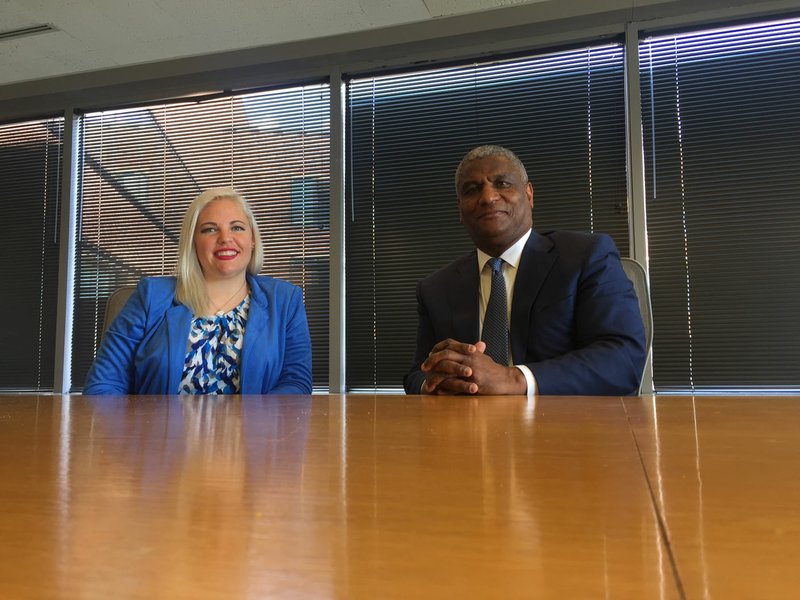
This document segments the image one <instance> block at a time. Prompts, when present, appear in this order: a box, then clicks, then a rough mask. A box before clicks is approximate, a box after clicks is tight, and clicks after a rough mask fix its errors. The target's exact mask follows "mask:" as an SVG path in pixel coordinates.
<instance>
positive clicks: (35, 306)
mask: <svg viewBox="0 0 800 600" xmlns="http://www.w3.org/2000/svg"><path fill="white" fill-rule="evenodd" d="M63 134H64V120H63V118H60V117H59V118H54V119H46V120H37V121H26V122H20V123H9V124H5V125H0V189H2V190H3V199H2V200H0V221H2V222H3V223H4V224H5V226H6V227H7V228H8V229H9V233H11V232H13V233H12V234H11V236H10V237H8V239H7V240H6V248H5V250H4V251H3V257H4V260H3V261H2V262H1V263H0V280H2V281H3V288H4V290H3V293H2V294H0V314H2V315H3V316H4V324H3V335H4V337H5V340H6V343H7V344H9V345H10V349H9V350H7V351H5V352H3V360H2V361H0V388H2V389H3V390H8V391H14V390H19V391H47V390H52V388H53V373H54V351H55V330H56V307H57V305H58V261H59V244H60V235H59V215H60V210H59V209H60V200H61V167H62V163H61V150H62V146H63Z"/></svg>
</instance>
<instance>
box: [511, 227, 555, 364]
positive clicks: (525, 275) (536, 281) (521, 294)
mask: <svg viewBox="0 0 800 600" xmlns="http://www.w3.org/2000/svg"><path fill="white" fill-rule="evenodd" d="M557 258H558V250H556V248H555V246H553V242H551V241H550V240H549V239H548V238H546V237H544V236H542V235H539V234H537V233H536V231H532V232H531V236H530V238H528V243H527V244H525V248H524V249H523V250H522V258H521V259H520V262H519V270H518V271H517V278H516V280H515V281H514V298H513V300H512V303H511V324H510V328H511V332H510V335H511V356H512V357H513V362H514V364H521V363H524V362H525V356H526V354H527V350H526V348H527V345H528V344H527V338H528V328H529V326H530V320H531V309H532V307H533V303H534V301H535V300H536V296H538V294H539V290H540V289H541V287H542V284H543V283H544V280H545V279H546V277H547V274H548V273H549V272H550V269H552V268H553V264H554V263H555V261H556V259H557Z"/></svg>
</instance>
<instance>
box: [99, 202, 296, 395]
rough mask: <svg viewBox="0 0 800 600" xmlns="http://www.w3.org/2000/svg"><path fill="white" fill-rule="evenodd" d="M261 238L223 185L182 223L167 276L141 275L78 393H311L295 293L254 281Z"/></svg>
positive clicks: (286, 286)
mask: <svg viewBox="0 0 800 600" xmlns="http://www.w3.org/2000/svg"><path fill="white" fill-rule="evenodd" d="M262 263H263V256H262V247H261V236H260V234H259V231H258V225H257V223H256V221H255V218H254V217H253V213H252V211H251V209H250V207H249V206H248V204H247V201H246V200H245V199H244V198H243V197H242V196H241V195H240V194H238V193H237V192H236V191H235V190H233V189H232V188H214V189H210V190H206V191H205V192H203V193H202V194H200V195H199V196H198V197H197V198H195V199H194V201H193V202H192V204H191V205H190V206H189V209H188V210H187V212H186V216H185V217H184V219H183V225H182V227H181V236H180V249H179V257H178V266H177V275H176V277H145V278H143V279H142V280H141V281H140V282H139V285H138V286H137V288H136V291H135V292H134V294H133V295H132V296H131V298H130V300H129V301H128V303H127V304H126V305H125V307H124V308H123V309H122V312H120V314H119V316H118V317H117V318H116V319H115V320H114V322H113V323H112V324H111V325H110V327H109V328H108V330H107V331H106V333H105V335H104V338H103V342H102V344H101V346H100V349H99V351H98V353H97V357H96V358H95V361H94V363H93V364H92V367H91V368H90V369H89V373H88V375H87V377H86V385H85V387H84V391H83V393H84V394H92V395H95V394H310V393H311V339H310V336H309V332H308V322H307V320H306V313H305V307H304V305H303V296H302V292H301V290H300V288H298V287H297V286H294V285H292V284H290V283H287V282H285V281H281V280H279V279H275V278H272V277H266V276H259V275H257V273H258V272H259V271H260V270H261V265H262Z"/></svg>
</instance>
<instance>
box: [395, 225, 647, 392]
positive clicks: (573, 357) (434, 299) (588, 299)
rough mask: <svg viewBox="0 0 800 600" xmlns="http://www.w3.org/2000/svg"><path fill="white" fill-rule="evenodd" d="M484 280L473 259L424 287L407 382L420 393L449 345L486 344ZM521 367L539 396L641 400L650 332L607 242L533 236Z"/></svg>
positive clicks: (518, 315) (517, 318)
mask: <svg viewBox="0 0 800 600" xmlns="http://www.w3.org/2000/svg"><path fill="white" fill-rule="evenodd" d="M479 289H480V273H479V272H478V259H477V256H476V252H474V251H473V252H471V253H470V254H467V255H466V256H462V257H461V258H459V259H457V260H456V261H454V262H452V263H451V264H449V265H448V266H446V267H444V268H443V269H441V270H439V271H437V272H436V273H433V274H432V275H429V276H428V277H426V278H425V279H423V280H422V281H420V282H419V284H418V285H417V312H418V317H419V323H418V329H417V350H416V355H415V357H414V364H413V366H412V368H411V370H410V371H409V372H408V374H407V375H406V376H405V378H404V381H403V383H404V386H405V390H406V393H409V394H418V393H419V392H420V389H421V386H422V382H423V381H424V379H425V375H424V373H422V371H420V368H419V367H420V364H421V363H422V361H423V360H425V357H427V355H428V353H429V352H430V350H431V348H432V347H433V346H434V345H435V344H436V343H437V342H440V341H441V340H444V339H447V338H453V339H455V340H458V341H461V342H470V343H474V342H477V341H478V340H479V339H480V331H479V328H480V312H479V311H480V308H479V298H478V290H479ZM509 327H510V344H511V354H512V359H513V362H514V364H525V365H527V366H528V367H529V368H530V370H531V372H532V373H533V375H534V377H535V378H536V385H537V387H538V392H539V393H540V394H555V395H612V396H617V395H623V394H624V395H627V394H634V393H636V392H637V390H638V388H639V383H640V381H641V378H642V371H643V369H644V362H645V359H646V352H645V334H644V326H643V324H642V316H641V313H640V311H639V304H638V302H637V298H636V292H635V291H634V289H633V285H632V284H631V282H630V280H629V279H628V277H627V276H626V275H625V272H624V271H623V270H622V264H621V263H620V260H619V252H618V251H617V247H616V245H615V244H614V242H613V240H612V239H611V238H610V237H609V236H607V235H604V234H585V233H577V232H571V231H554V232H548V233H544V234H539V233H537V232H536V231H533V232H531V236H530V238H529V239H528V242H527V244H526V245H525V248H524V250H523V252H522V258H521V260H520V264H519V270H518V271H517V277H516V280H515V283H514V296H513V299H512V303H511V322H510V324H509Z"/></svg>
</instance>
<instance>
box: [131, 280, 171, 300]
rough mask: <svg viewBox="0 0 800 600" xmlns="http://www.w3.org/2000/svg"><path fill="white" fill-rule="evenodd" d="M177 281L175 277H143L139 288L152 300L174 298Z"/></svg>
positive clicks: (140, 291)
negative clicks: (166, 297)
mask: <svg viewBox="0 0 800 600" xmlns="http://www.w3.org/2000/svg"><path fill="white" fill-rule="evenodd" d="M176 281H177V280H176V279H175V277H142V278H141V279H140V280H139V285H138V286H137V288H138V290H139V293H140V294H144V295H145V296H147V297H150V298H161V297H165V296H174V295H175V284H176Z"/></svg>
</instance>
